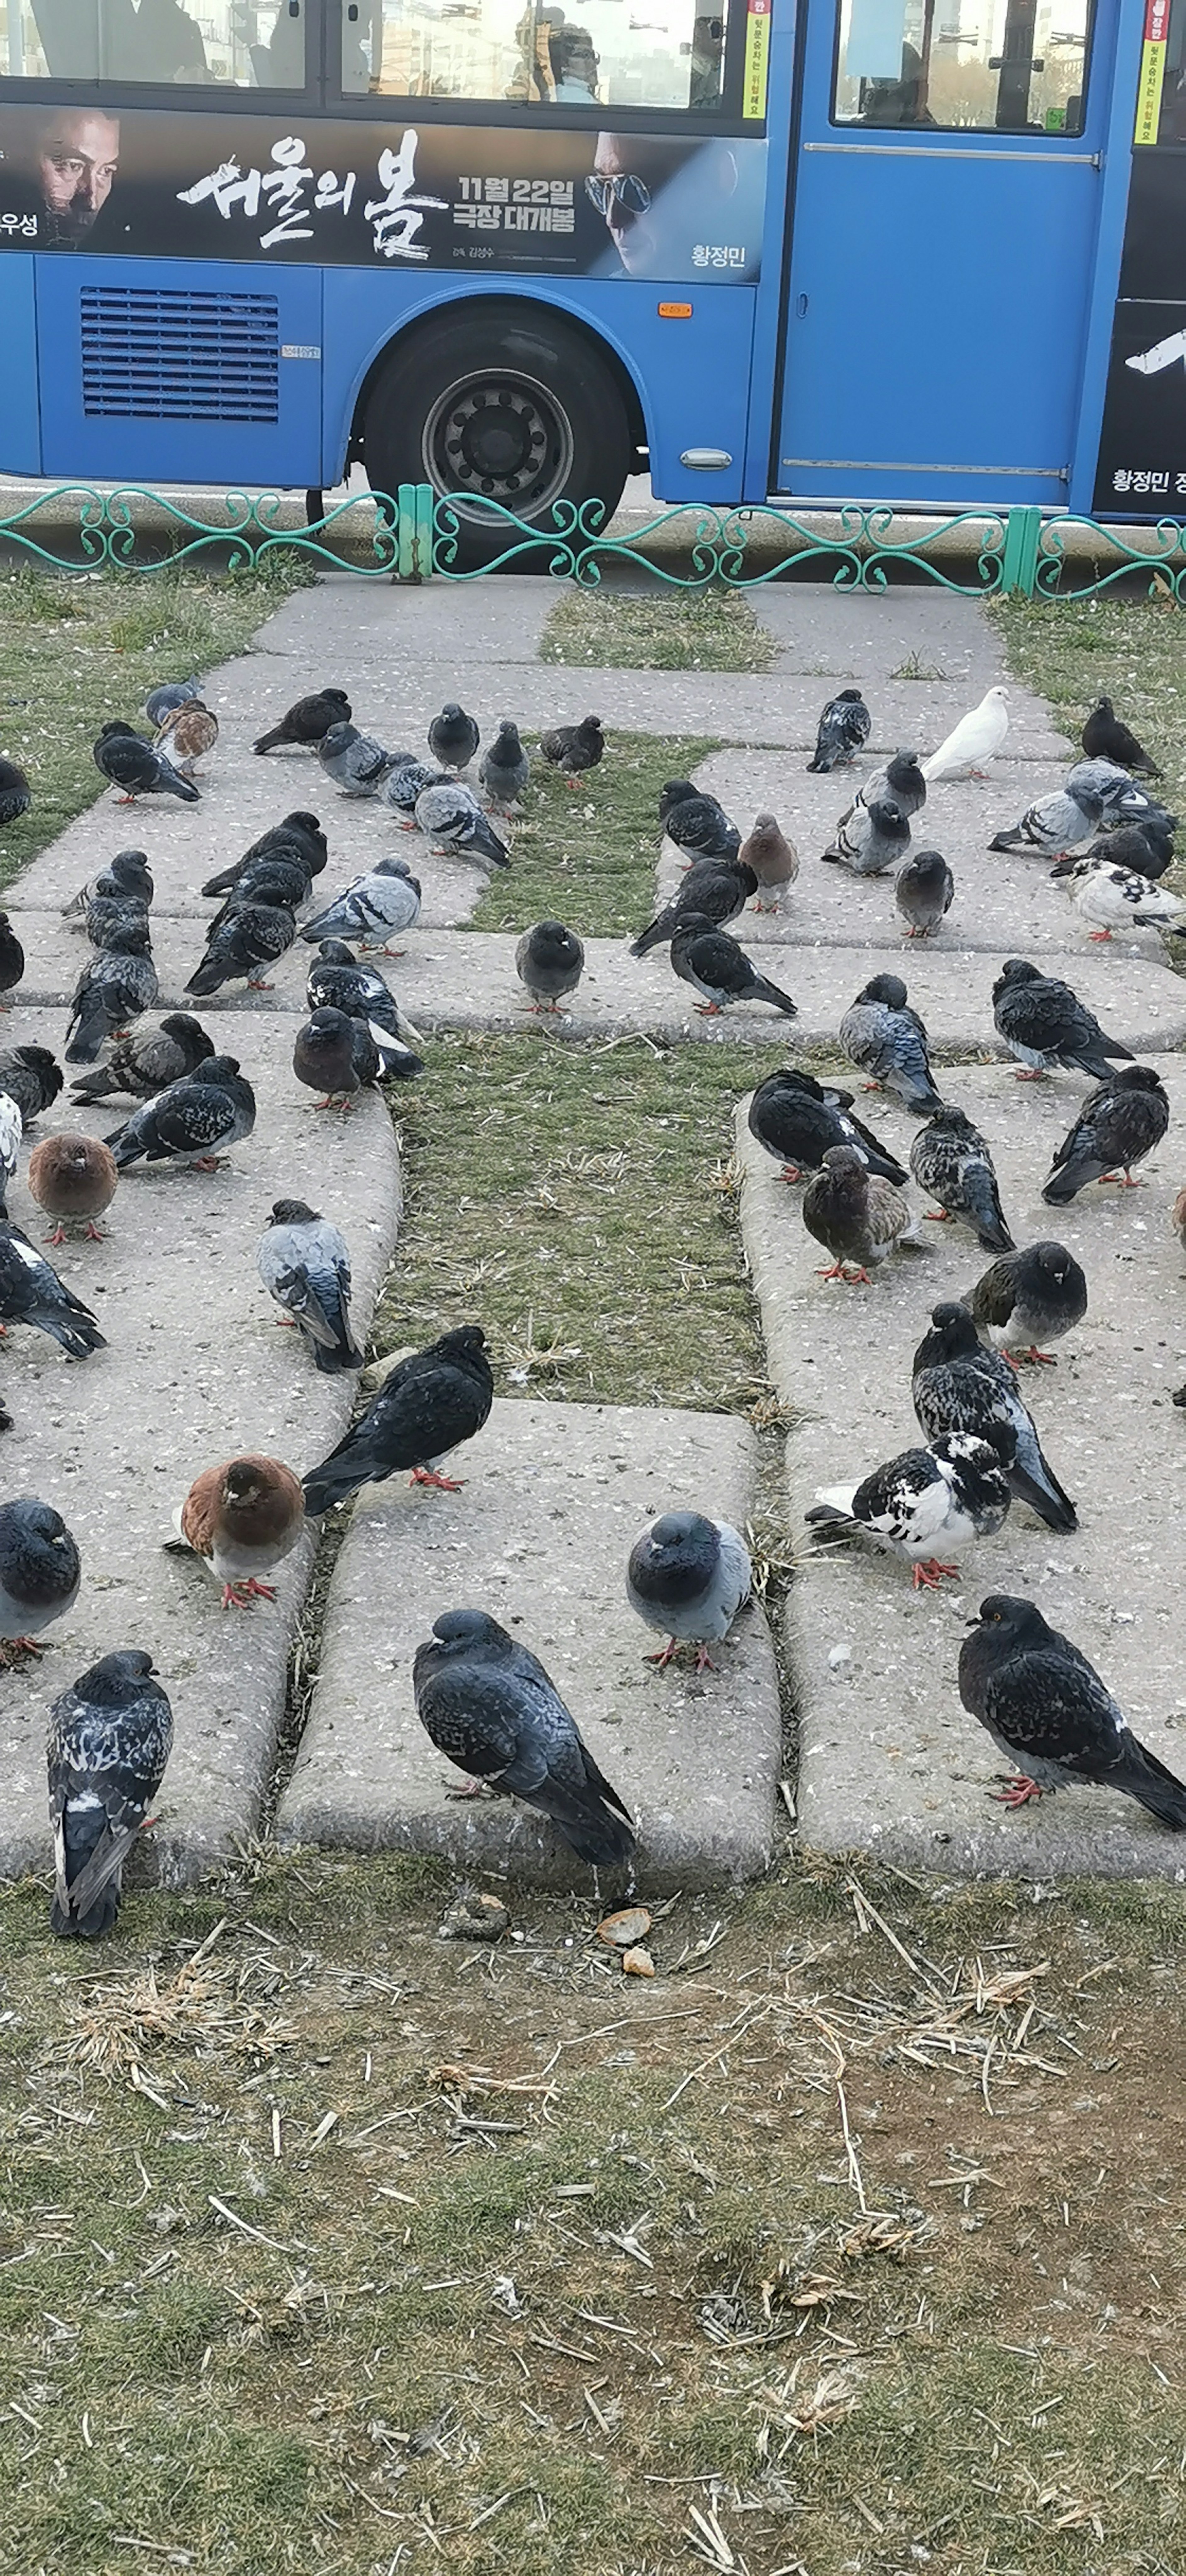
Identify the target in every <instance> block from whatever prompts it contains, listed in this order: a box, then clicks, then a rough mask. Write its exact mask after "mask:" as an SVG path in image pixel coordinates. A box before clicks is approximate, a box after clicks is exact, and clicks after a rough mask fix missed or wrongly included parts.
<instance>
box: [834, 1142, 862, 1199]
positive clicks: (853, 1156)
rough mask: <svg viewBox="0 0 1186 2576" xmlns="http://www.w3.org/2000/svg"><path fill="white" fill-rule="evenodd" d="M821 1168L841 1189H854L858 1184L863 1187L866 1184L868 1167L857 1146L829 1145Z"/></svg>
mask: <svg viewBox="0 0 1186 2576" xmlns="http://www.w3.org/2000/svg"><path fill="white" fill-rule="evenodd" d="M823 1168H824V1170H825V1171H826V1172H828V1173H830V1175H831V1177H832V1179H833V1180H834V1181H838V1182H839V1183H840V1186H841V1188H842V1189H855V1188H857V1187H858V1185H859V1186H860V1187H861V1188H862V1189H864V1188H867V1186H868V1181H869V1167H868V1164H867V1163H866V1161H865V1157H864V1155H863V1154H862V1153H861V1151H860V1148H859V1146H856V1145H829V1147H828V1150H827V1153H826V1154H825V1156H824V1163H823Z"/></svg>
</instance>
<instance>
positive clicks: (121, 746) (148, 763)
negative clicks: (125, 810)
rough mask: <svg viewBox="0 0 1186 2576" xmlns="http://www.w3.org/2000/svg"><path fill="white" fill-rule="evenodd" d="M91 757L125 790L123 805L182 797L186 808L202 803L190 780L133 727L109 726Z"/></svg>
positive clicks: (122, 799)
mask: <svg viewBox="0 0 1186 2576" xmlns="http://www.w3.org/2000/svg"><path fill="white" fill-rule="evenodd" d="M91 756H92V759H93V760H94V763H95V767H96V768H97V769H101V770H102V772H103V776H104V778H106V779H108V780H109V781H110V783H111V785H112V786H113V787H119V788H122V790H123V794H122V796H121V797H120V799H119V802H120V804H121V805H132V804H134V803H135V800H136V798H137V797H138V796H178V797H180V799H181V802H182V804H184V805H197V804H198V803H199V802H200V799H199V796H198V791H197V788H196V787H194V786H193V785H192V784H191V782H190V780H189V779H188V778H183V777H182V775H181V772H180V770H179V769H174V767H173V763H172V761H171V760H166V758H165V754H164V752H163V751H157V750H156V749H155V748H154V746H153V744H152V743H150V742H146V741H145V739H144V736H143V734H142V733H137V732H136V731H135V729H134V727H133V726H131V725H129V724H120V723H118V722H116V723H112V724H105V725H104V727H103V729H102V732H101V733H100V735H99V739H98V741H97V742H96V743H95V744H94V745H93V746H92V753H91Z"/></svg>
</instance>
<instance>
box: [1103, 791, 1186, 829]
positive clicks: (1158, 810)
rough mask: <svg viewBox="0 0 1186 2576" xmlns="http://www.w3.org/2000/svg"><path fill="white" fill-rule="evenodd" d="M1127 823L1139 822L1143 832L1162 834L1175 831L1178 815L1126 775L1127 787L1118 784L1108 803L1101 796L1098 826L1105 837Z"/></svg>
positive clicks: (1123, 827)
mask: <svg viewBox="0 0 1186 2576" xmlns="http://www.w3.org/2000/svg"><path fill="white" fill-rule="evenodd" d="M1130 823H1141V824H1143V825H1144V827H1145V830H1146V831H1148V832H1154V833H1156V834H1158V835H1159V836H1165V835H1166V834H1172V833H1174V832H1176V831H1177V828H1178V817H1177V815H1176V814H1171V813H1170V811H1169V809H1168V807H1167V806H1165V805H1162V804H1161V803H1159V801H1158V799H1157V797H1156V796H1151V795H1150V794H1149V790H1148V788H1147V787H1138V786H1137V783H1136V780H1135V779H1133V778H1130V779H1129V781H1128V784H1127V786H1126V787H1122V788H1121V789H1120V790H1119V791H1118V793H1117V794H1116V795H1114V796H1113V798H1112V800H1111V802H1110V803H1109V801H1108V798H1107V797H1106V796H1105V799H1104V810H1103V813H1102V814H1101V816H1100V821H1099V828H1100V831H1101V833H1102V835H1103V837H1104V839H1105V840H1107V839H1110V837H1111V835H1112V834H1113V833H1114V832H1121V831H1124V830H1125V829H1126V828H1127V826H1128V825H1129V824H1130Z"/></svg>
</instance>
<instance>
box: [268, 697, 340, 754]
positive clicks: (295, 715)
mask: <svg viewBox="0 0 1186 2576" xmlns="http://www.w3.org/2000/svg"><path fill="white" fill-rule="evenodd" d="M353 713H354V709H353V707H352V706H351V704H350V700H349V698H348V697H347V695H346V692H345V690H344V689H317V690H315V691H314V692H313V695H312V696H311V697H308V698H298V699H297V701H296V704H295V706H291V707H289V708H288V709H287V712H286V713H285V714H284V715H282V716H281V718H280V722H279V724H275V725H273V726H272V727H271V729H270V731H269V732H267V733H261V735H260V737H259V740H258V742H256V743H255V744H254V745H253V749H254V750H256V751H257V752H260V753H264V752H269V751H279V750H281V748H282V747H283V746H284V745H286V744H288V743H293V744H295V745H296V746H297V747H298V748H299V749H300V750H302V751H311V750H312V749H313V748H314V747H315V745H316V744H317V743H319V742H324V740H325V737H326V735H327V733H328V732H329V729H330V726H331V725H335V724H349V722H350V718H351V716H352V715H353Z"/></svg>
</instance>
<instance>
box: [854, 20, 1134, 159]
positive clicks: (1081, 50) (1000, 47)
mask: <svg viewBox="0 0 1186 2576" xmlns="http://www.w3.org/2000/svg"><path fill="white" fill-rule="evenodd" d="M1090 15H1091V10H1090V0H840V23H839V35H838V43H837V50H836V78H835V89H834V94H833V106H832V121H833V123H834V124H836V125H905V126H923V127H931V128H939V129H942V130H944V131H945V132H948V133H951V132H956V131H959V130H960V129H961V128H962V129H969V128H970V129H973V130H979V131H986V132H990V133H997V134H1081V133H1082V131H1083V98H1084V92H1085V89H1086V86H1087V48H1088V41H1089V28H1090Z"/></svg>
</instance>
